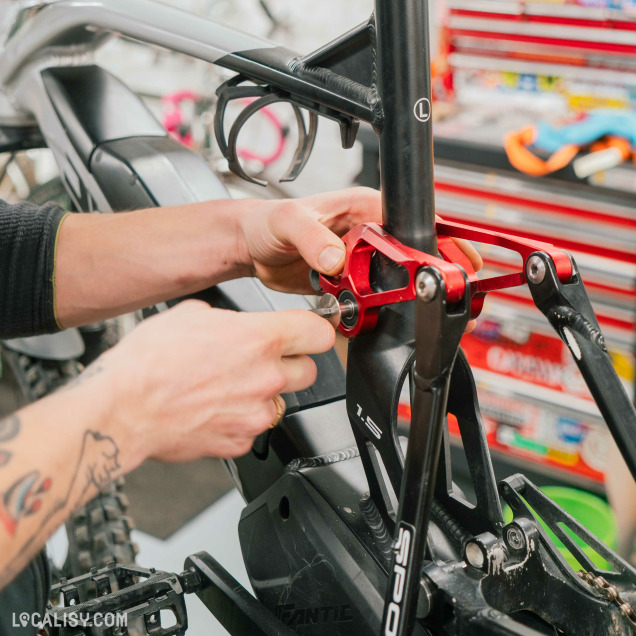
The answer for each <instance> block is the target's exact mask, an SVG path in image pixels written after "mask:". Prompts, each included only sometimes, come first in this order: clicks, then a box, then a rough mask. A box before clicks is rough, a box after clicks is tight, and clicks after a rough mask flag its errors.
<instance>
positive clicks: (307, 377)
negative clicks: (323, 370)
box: [303, 357, 318, 386]
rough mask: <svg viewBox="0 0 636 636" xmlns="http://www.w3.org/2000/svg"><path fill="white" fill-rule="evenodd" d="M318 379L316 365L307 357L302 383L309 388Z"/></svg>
mask: <svg viewBox="0 0 636 636" xmlns="http://www.w3.org/2000/svg"><path fill="white" fill-rule="evenodd" d="M317 377H318V367H317V366H316V363H315V362H314V361H313V360H312V359H311V358H309V357H307V358H306V360H305V362H304V374H303V381H304V382H305V383H306V385H307V386H311V385H312V384H313V383H314V382H315V381H316V378H317Z"/></svg>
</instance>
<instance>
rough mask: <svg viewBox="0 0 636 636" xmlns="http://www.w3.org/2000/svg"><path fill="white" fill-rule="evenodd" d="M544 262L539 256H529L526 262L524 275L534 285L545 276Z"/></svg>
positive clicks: (540, 281)
mask: <svg viewBox="0 0 636 636" xmlns="http://www.w3.org/2000/svg"><path fill="white" fill-rule="evenodd" d="M545 273H546V267H545V262H544V261H543V259H542V258H541V257H540V256H531V257H530V258H529V259H528V262H527V263H526V277H527V279H528V280H529V281H530V282H531V283H534V284H535V285H538V284H539V283H542V282H543V279H544V278H545Z"/></svg>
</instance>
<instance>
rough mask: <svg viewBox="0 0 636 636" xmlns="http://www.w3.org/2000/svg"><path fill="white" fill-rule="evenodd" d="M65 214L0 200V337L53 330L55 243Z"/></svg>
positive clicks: (48, 206) (49, 205)
mask: <svg viewBox="0 0 636 636" xmlns="http://www.w3.org/2000/svg"><path fill="white" fill-rule="evenodd" d="M66 214H67V213H66V212H65V211H64V210H63V209H62V208H60V207H58V206H57V205H55V204H53V203H47V204H46V205H43V206H41V207H40V206H36V205H33V204H32V203H16V204H13V205H11V204H8V203H6V202H5V201H0V338H17V337H20V336H32V335H35V334H38V333H46V332H52V331H57V330H58V329H59V326H58V324H57V320H56V317H55V307H54V291H55V280H54V272H55V246H56V242H57V234H58V230H59V227H60V224H61V222H62V219H63V218H64V216H65V215H66Z"/></svg>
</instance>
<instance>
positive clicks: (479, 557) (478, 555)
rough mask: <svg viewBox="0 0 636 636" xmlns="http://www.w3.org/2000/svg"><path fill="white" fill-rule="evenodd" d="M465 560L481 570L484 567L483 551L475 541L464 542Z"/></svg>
mask: <svg viewBox="0 0 636 636" xmlns="http://www.w3.org/2000/svg"><path fill="white" fill-rule="evenodd" d="M465 554H466V561H468V563H470V565H472V566H473V567H474V568H477V569H478V570H481V569H482V568H483V567H484V553H483V551H482V549H481V548H480V547H479V546H478V545H477V543H476V542H475V541H471V542H469V543H467V544H466V550H465Z"/></svg>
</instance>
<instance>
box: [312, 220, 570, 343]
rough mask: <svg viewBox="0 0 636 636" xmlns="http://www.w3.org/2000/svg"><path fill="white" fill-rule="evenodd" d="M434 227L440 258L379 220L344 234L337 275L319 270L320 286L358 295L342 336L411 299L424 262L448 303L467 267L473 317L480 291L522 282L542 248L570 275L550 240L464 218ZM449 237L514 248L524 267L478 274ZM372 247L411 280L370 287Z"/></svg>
mask: <svg viewBox="0 0 636 636" xmlns="http://www.w3.org/2000/svg"><path fill="white" fill-rule="evenodd" d="M436 226H437V236H438V242H437V245H438V249H439V252H440V254H441V255H442V256H443V259H442V258H438V257H435V256H431V255H430V254H426V253H424V252H420V251H418V250H415V249H413V248H411V247H407V246H406V245H403V244H402V243H400V242H399V241H397V240H396V239H395V238H393V237H392V236H391V235H390V234H388V233H387V232H385V231H384V230H383V229H382V226H380V225H378V224H377V223H365V224H363V225H358V226H356V227H354V228H352V229H351V230H350V231H349V232H348V233H347V234H346V235H345V236H344V237H343V239H342V240H343V241H344V242H345V245H346V248H347V253H346V256H345V264H344V269H343V271H342V274H340V276H336V277H331V276H323V275H322V274H321V275H320V286H321V287H322V289H323V291H325V292H326V293H329V294H333V295H334V296H336V297H337V298H338V297H339V296H340V294H341V293H342V292H343V291H345V290H347V291H349V292H350V293H351V294H353V296H354V297H355V299H356V304H357V312H358V320H357V322H356V324H355V325H354V326H353V327H347V326H345V325H344V324H343V323H340V327H339V330H340V332H341V333H342V334H343V335H345V336H347V337H349V338H351V337H353V336H356V335H358V334H359V333H361V332H363V331H368V330H370V329H373V327H375V325H376V322H377V320H378V311H379V310H380V307H383V306H385V305H391V304H393V303H401V302H404V301H408V300H414V299H415V296H416V293H415V277H416V275H417V272H418V271H419V270H420V268H422V267H425V266H430V267H435V268H437V270H438V271H439V272H440V275H441V276H442V279H443V280H444V284H445V286H446V300H447V302H449V303H456V302H459V301H460V300H461V299H462V298H463V296H464V291H465V287H466V285H465V279H464V276H463V273H462V270H461V269H460V267H459V266H461V267H462V268H463V269H464V270H465V271H466V274H467V276H468V280H469V284H470V295H471V317H472V318H476V317H477V316H478V315H479V314H480V313H481V310H482V307H483V302H484V296H485V295H486V294H487V293H488V292H489V291H494V290H497V289H505V288H507V287H516V286H517V285H523V284H524V283H525V282H526V275H525V266H526V262H527V260H528V258H529V257H530V255H531V254H533V253H534V252H539V251H541V252H545V253H546V254H548V255H549V256H550V258H551V259H552V260H553V262H554V264H555V267H556V271H557V275H558V277H559V280H560V281H561V282H563V283H567V282H569V281H570V279H571V278H572V263H571V261H570V257H569V255H568V254H567V252H564V251H563V250H560V249H557V248H555V247H554V246H553V245H551V244H550V243H544V242H541V241H534V240H531V239H525V238H520V237H517V236H513V235H511V234H503V233H501V232H492V231H489V230H482V229H479V228H475V227H472V226H470V225H464V224H462V223H451V222H448V221H438V222H437V224H436ZM452 238H460V239H467V240H470V241H477V242H479V243H488V244H490V245H497V246H499V247H503V248H506V249H509V250H512V251H514V252H517V253H518V254H520V255H521V257H522V258H523V268H522V269H521V271H519V272H515V273H512V274H504V275H501V276H493V277H491V278H486V279H480V278H478V277H477V274H476V273H475V270H474V269H473V267H472V265H471V263H470V261H469V260H468V258H467V257H466V255H465V254H464V253H463V252H462V251H461V250H460V249H459V248H458V247H457V245H456V244H455V242H454V241H453V240H452ZM376 252H377V253H380V254H383V255H384V256H385V257H387V258H388V259H389V260H391V261H393V262H394V263H396V264H398V265H401V266H402V267H404V268H405V269H406V271H407V272H408V276H409V282H408V284H407V285H406V286H405V287H401V288H398V289H390V290H386V291H382V292H376V291H374V290H373V289H372V287H371V283H370V282H369V270H370V266H371V257H372V255H373V254H374V253H376Z"/></svg>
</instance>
